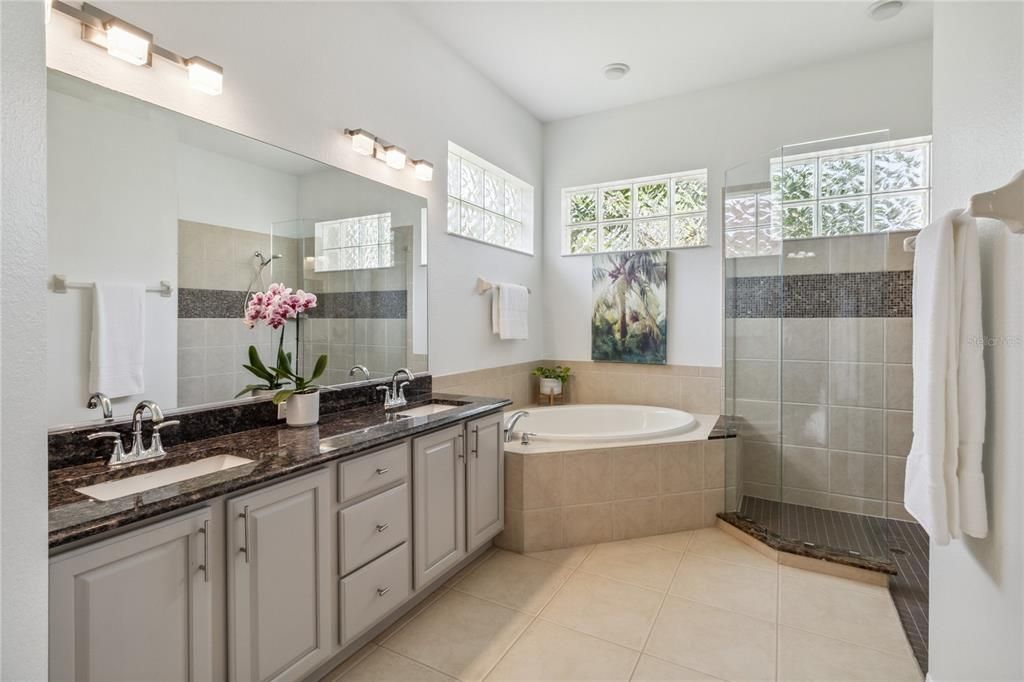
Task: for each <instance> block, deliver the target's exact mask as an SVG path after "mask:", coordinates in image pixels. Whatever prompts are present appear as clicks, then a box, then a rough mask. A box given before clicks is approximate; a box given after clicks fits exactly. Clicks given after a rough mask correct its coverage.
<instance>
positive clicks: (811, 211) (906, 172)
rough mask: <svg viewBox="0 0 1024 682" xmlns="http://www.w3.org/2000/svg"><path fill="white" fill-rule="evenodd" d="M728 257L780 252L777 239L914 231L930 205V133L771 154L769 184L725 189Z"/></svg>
mask: <svg viewBox="0 0 1024 682" xmlns="http://www.w3.org/2000/svg"><path fill="white" fill-rule="evenodd" d="M723 209H724V216H723V218H724V219H723V224H724V228H725V253H726V257H727V258H736V257H743V256H765V255H772V254H777V253H779V252H780V246H781V245H780V244H779V241H780V240H782V239H807V238H812V237H838V236H845V235H854V234H867V233H872V232H893V231H900V230H917V229H920V228H922V227H924V226H925V225H927V224H928V222H929V220H930V210H931V138H930V137H921V138H913V139H906V140H896V141H891V142H885V143H880V144H873V145H863V146H859V147H846V148H842V149H833V150H828V151H824V152H816V153H814V154H803V155H800V156H792V157H785V158H777V159H773V160H772V162H771V186H770V187H769V186H765V187H758V188H752V189H751V188H747V189H744V190H737V191H729V190H727V191H726V195H725V204H724V207H723Z"/></svg>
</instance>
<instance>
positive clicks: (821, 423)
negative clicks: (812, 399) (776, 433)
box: [782, 403, 828, 447]
mask: <svg viewBox="0 0 1024 682" xmlns="http://www.w3.org/2000/svg"><path fill="white" fill-rule="evenodd" d="M782 442H783V443H784V444H788V445H807V446H811V447H827V446H828V407H827V406H823V405H821V406H819V405H801V404H799V403H782Z"/></svg>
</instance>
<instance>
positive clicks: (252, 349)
mask: <svg viewBox="0 0 1024 682" xmlns="http://www.w3.org/2000/svg"><path fill="white" fill-rule="evenodd" d="M249 364H250V365H252V366H253V367H255V368H256V369H258V370H260V371H261V372H264V373H266V374H270V370H268V369H267V366H266V365H264V364H263V361H262V360H260V354H259V352H258V351H257V350H256V346H249Z"/></svg>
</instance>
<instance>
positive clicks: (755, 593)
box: [668, 554, 779, 623]
mask: <svg viewBox="0 0 1024 682" xmlns="http://www.w3.org/2000/svg"><path fill="white" fill-rule="evenodd" d="M668 592H669V594H672V595H675V596H677V597H685V598H687V599H692V600H694V601H699V602H702V603H704V604H709V605H711V606H717V607H719V608H723V609H729V610H730V611H739V612H740V613H745V614H747V615H748V616H755V617H757V618H763V619H765V620H769V621H771V622H773V623H774V622H775V617H776V612H777V608H776V606H777V604H778V598H779V581H778V578H777V577H776V575H775V572H774V571H763V570H761V569H758V568H751V567H750V566H743V565H741V564H730V563H726V562H724V561H719V560H717V559H712V558H710V557H705V556H701V555H700V554H687V555H686V556H684V557H683V561H682V563H681V564H679V569H678V570H677V571H676V577H675V580H673V581H672V587H670V588H669V591H668Z"/></svg>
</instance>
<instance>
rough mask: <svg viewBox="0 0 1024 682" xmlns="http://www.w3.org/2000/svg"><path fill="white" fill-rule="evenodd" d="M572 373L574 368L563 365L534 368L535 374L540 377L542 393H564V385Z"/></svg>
mask: <svg viewBox="0 0 1024 682" xmlns="http://www.w3.org/2000/svg"><path fill="white" fill-rule="evenodd" d="M571 373H572V370H570V369H569V368H568V367H562V366H561V365H556V366H555V367H537V368H535V369H534V370H533V376H535V377H539V378H540V392H541V395H562V387H563V386H564V385H565V382H567V381H568V380H569V374H571Z"/></svg>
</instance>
